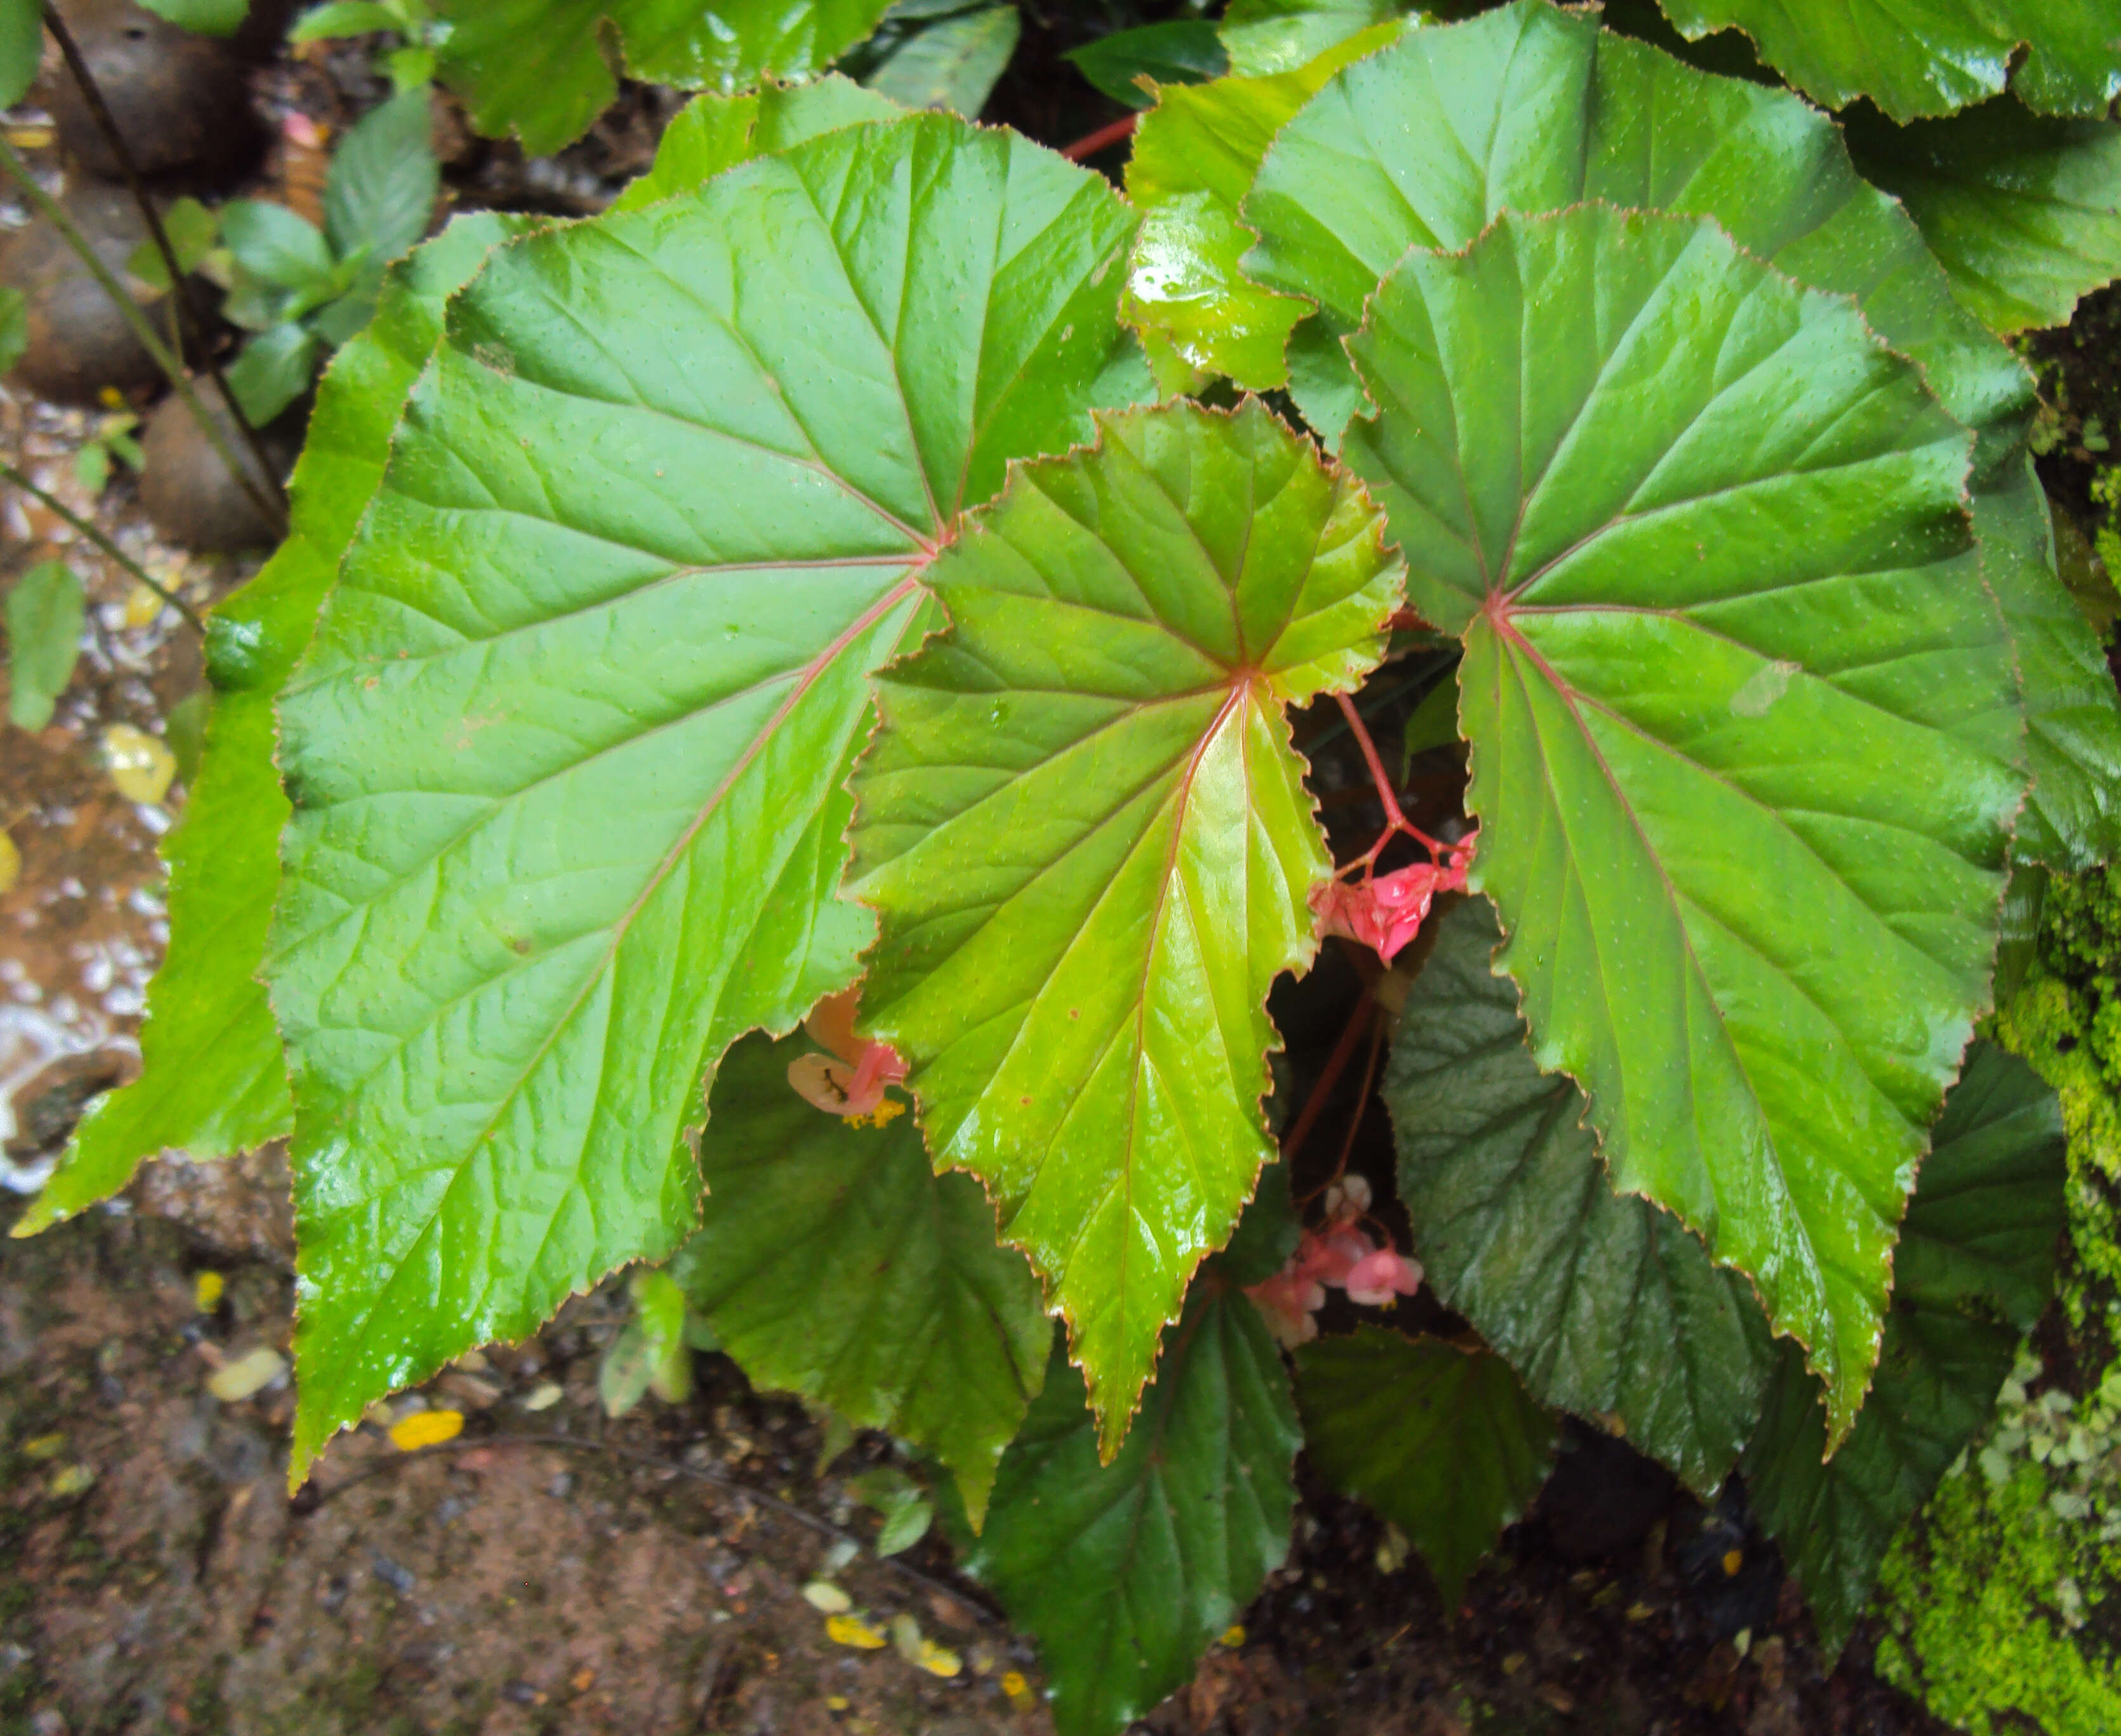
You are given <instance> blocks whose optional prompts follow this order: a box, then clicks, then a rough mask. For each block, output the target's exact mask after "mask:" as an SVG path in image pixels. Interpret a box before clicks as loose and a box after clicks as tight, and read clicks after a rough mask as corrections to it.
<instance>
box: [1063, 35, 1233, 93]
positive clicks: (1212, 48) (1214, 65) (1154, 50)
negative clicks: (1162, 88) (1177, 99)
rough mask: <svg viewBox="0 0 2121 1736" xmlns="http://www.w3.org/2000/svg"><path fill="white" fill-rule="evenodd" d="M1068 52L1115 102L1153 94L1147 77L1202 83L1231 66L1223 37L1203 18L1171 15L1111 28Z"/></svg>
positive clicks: (1156, 82) (1170, 82) (1078, 67)
mask: <svg viewBox="0 0 2121 1736" xmlns="http://www.w3.org/2000/svg"><path fill="white" fill-rule="evenodd" d="M1065 58H1067V59H1068V60H1070V61H1071V62H1073V63H1074V67H1075V70H1076V71H1077V72H1080V73H1081V74H1082V75H1083V76H1084V77H1085V78H1087V79H1088V80H1089V81H1090V82H1091V83H1092V84H1093V85H1095V86H1097V87H1098V90H1100V91H1102V92H1103V93H1104V94H1105V95H1107V96H1109V97H1111V98H1112V100H1113V101H1114V102H1123V103H1126V104H1129V105H1131V106H1133V107H1135V108H1137V109H1145V108H1147V107H1148V106H1149V104H1150V103H1151V102H1152V101H1153V100H1154V98H1153V96H1152V95H1150V94H1149V91H1147V90H1145V89H1144V87H1143V86H1142V84H1141V81H1142V80H1144V79H1147V80H1149V82H1150V83H1151V84H1152V85H1191V84H1200V83H1201V82H1203V81H1205V80H1207V79H1210V78H1219V77H1222V75H1223V74H1224V73H1225V72H1228V71H1229V69H1230V58H1229V56H1228V54H1224V52H1223V44H1222V40H1221V38H1219V36H1218V35H1216V34H1215V26H1214V25H1213V24H1212V23H1210V21H1208V20H1207V19H1205V18H1172V19H1168V20H1166V21H1164V22H1163V23H1161V24H1144V25H1142V26H1139V27H1138V28H1136V29H1134V30H1113V31H1112V32H1111V33H1110V34H1109V35H1103V36H1099V37H1098V38H1096V39H1095V40H1093V41H1090V42H1086V43H1084V44H1083V46H1082V47H1080V48H1079V49H1070V50H1069V52H1068V54H1067V55H1066V57H1065Z"/></svg>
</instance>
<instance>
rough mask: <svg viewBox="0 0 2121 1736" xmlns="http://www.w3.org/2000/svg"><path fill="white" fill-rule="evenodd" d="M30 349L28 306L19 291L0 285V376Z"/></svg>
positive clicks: (27, 301) (24, 297) (26, 300)
mask: <svg viewBox="0 0 2121 1736" xmlns="http://www.w3.org/2000/svg"><path fill="white" fill-rule="evenodd" d="M29 347H30V304H29V300H28V298H27V297H26V296H24V295H23V294H22V292H21V291H20V290H18V289H16V288H14V287H13V286H10V285H0V374H5V373H6V372H7V370H9V369H10V368H12V367H13V366H14V365H15V364H16V362H18V361H21V359H22V355H23V352H24V351H26V350H27V349H28V348H29Z"/></svg>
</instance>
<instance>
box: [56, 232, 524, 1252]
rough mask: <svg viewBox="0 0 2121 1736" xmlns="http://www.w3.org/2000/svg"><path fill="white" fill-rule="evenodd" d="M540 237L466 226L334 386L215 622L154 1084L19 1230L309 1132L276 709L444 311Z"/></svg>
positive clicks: (141, 1084)
mask: <svg viewBox="0 0 2121 1736" xmlns="http://www.w3.org/2000/svg"><path fill="white" fill-rule="evenodd" d="M525 227H527V223H526V221H525V220H524V219H521V218H511V217H505V216H499V215H497V214H481V215H478V216H466V217H459V218H458V219H457V220H456V221H454V223H452V224H450V226H449V227H448V229H446V230H444V231H443V232H442V233H441V235H438V236H436V238H435V239H434V240H432V241H430V242H429V243H428V244H427V245H426V246H424V247H422V248H421V249H419V250H418V251H417V253H415V254H413V257H412V258H410V259H409V260H408V261H407V262H406V263H404V264H403V266H401V267H399V268H397V269H396V270H395V271H394V272H392V273H391V275H390V277H389V279H388V280H387V282H386V286H385V290H384V293H383V300H382V302H381V304H380V306H379V307H378V309H377V310H376V315H375V319H374V320H373V321H372V322H371V323H370V325H369V326H368V328H366V330H365V331H364V332H362V333H361V336H360V337H357V338H356V339H355V340H354V341H353V342H352V343H350V344H348V345H347V347H345V348H344V349H343V350H341V351H339V352H338V356H336V357H335V358H334V359H333V362H332V365H331V369H330V371H329V372H328V373H327V374H326V375H324V382H323V384H321V385H319V387H318V389H317V404H316V409H315V412H313V413H312V414H311V416H310V432H309V440H308V444H306V445H305V448H304V449H303V453H302V460H301V463H300V464H299V465H297V466H296V470H295V476H294V481H293V482H292V483H291V485H290V493H291V496H292V500H293V507H292V511H291V514H290V522H289V528H288V533H287V541H286V542H283V543H282V545H281V546H280V548H279V551H278V552H277V553H276V554H275V555H274V556H273V558H272V560H271V561H268V562H267V563H266V565H265V567H264V570H263V571H261V572H260V573H259V575H258V576H257V577H256V578H255V579H252V580H251V581H250V582H249V584H246V585H245V586H244V587H243V588H242V589H240V590H239V591H237V592H235V593H234V594H233V595H231V596H230V597H229V598H226V599H225V600H224V601H223V602H221V603H220V604H219V605H218V606H217V607H216V608H215V609H214V611H213V613H212V617H210V619H209V621H208V622H207V673H208V674H209V676H210V677H212V682H213V685H214V689H215V691H214V696H213V700H212V711H211V714H210V715H209V716H208V719H207V729H206V751H205V753H204V755H203V758H202V760H201V761H200V766H199V772H198V777H197V778H196V779H194V780H191V789H190V794H189V796H188V797H187V798H186V800H185V803H184V812H183V813H182V815H180V816H179V818H178V821H177V823H176V826H175V827H174V828H173V829H172V830H171V831H170V835H169V836H168V837H167V838H166V839H165V840H164V842H163V845H162V855H163V859H164V860H165V861H166V862H167V863H169V868H170V887H169V910H170V947H169V952H168V954H167V955H166V956H165V958H164V959H163V961H162V967H161V970H159V971H158V972H157V973H156V976H155V979H154V980H153V981H152V982H151V984H149V985H148V989H147V1023H146V1024H145V1025H144V1026H142V1028H141V1032H140V1057H141V1061H142V1072H141V1074H140V1077H138V1078H137V1079H135V1080H133V1082H132V1083H130V1084H129V1085H127V1086H125V1087H123V1088H122V1089H120V1090H119V1091H114V1092H113V1093H112V1094H111V1095H110V1096H106V1097H104V1098H101V1099H100V1100H99V1101H97V1102H96V1104H95V1105H93V1106H92V1107H91V1109H90V1110H89V1112H88V1114H87V1115H86V1117H84V1118H83V1119H82V1124H81V1127H80V1129H79V1130H78V1132H77V1133H76V1134H75V1136H74V1140H73V1143H72V1146H71V1147H69V1148H68V1152H67V1155H66V1160H65V1161H64V1163H63V1165H62V1166H60V1168H59V1170H58V1173H57V1174H56V1175H54V1176H53V1177H52V1179H51V1181H50V1182H49V1184H47V1185H46V1187H45V1189H44V1192H43V1193H42V1194H39V1195H38V1196H37V1198H35V1200H33V1201H32V1202H31V1203H30V1208H29V1209H28V1210H27V1211H26V1212H24V1214H23V1215H22V1217H21V1219H20V1220H18V1222H17V1223H16V1228H15V1234H16V1235H18V1236H29V1235H34V1234H35V1232H36V1231H39V1230H41V1229H43V1228H44V1227H45V1226H47V1225H49V1224H52V1223H56V1222H58V1221H60V1220H61V1219H63V1218H67V1217H72V1216H73V1215H74V1213H76V1212H79V1211H81V1210H82V1209H83V1208H86V1207H87V1206H91V1205H93V1204H94V1203H96V1201H97V1200H99V1199H104V1198H108V1197H109V1196H110V1195H111V1194H114V1193H116V1192H117V1191H118V1190H119V1189H121V1188H123V1187H124V1185H125V1184H127V1183H128V1181H130V1180H132V1179H133V1172H134V1171H136V1170H138V1168H139V1166H140V1164H141V1161H142V1160H143V1159H145V1158H147V1157H153V1156H155V1155H156V1153H157V1152H161V1151H164V1150H165V1149H175V1150H180V1151H183V1152H186V1153H188V1154H189V1156H191V1157H193V1158H197V1159H205V1158H211V1157H229V1156H232V1155H233V1154H235V1153H236V1152H243V1151H248V1150H249V1149H250V1148H252V1147H255V1146H259V1145H263V1144H264V1143H265V1142H266V1141H268V1140H269V1139H277V1138H280V1137H282V1135H283V1134H286V1133H289V1132H290V1131H291V1130H292V1128H293V1124H294V1122H293V1110H292V1108H291V1105H290V1104H289V1101H288V1097H287V1067H286V1065H285V1063H283V1062H282V1059H281V1054H280V1037H279V1033H278V1031H277V1030H276V1029H275V1028H274V1026H273V1014H272V1011H271V1009H270V1008H268V1006H267V1004H266V1000H265V991H264V989H263V988H262V987H261V986H260V985H259V981H258V978H257V971H258V968H259V961H260V959H261V958H262V957H263V953H264V950H265V931H266V927H267V924H268V920H269V919H270V917H271V915H272V908H273V895H274V892H275V891H276V889H277V887H278V885H279V882H280V862H279V856H278V840H279V836H280V828H281V826H282V825H283V824H285V823H286V821H287V812H288V810H287V798H286V797H284V796H283V795H282V794H281V793H280V779H279V775H278V773H277V771H276V770H274V767H273V749H274V744H275V733H274V729H273V694H274V692H275V691H277V688H278V687H279V686H280V683H281V682H282V681H284V680H285V679H286V678H287V673H288V671H290V670H291V669H292V668H294V666H295V659H296V658H297V657H298V656H300V655H301V649H302V647H303V645H305V644H306V643H307V642H308V640H309V636H310V627H311V626H312V625H313V624H314V622H315V620H316V614H317V607H318V605H319V603H321V602H322V601H323V600H324V591H325V589H327V588H328V587H329V584H331V581H332V575H333V572H334V571H335V570H337V568H338V559H339V556H340V555H341V554H342V553H343V552H344V551H345V548H346V545H347V542H348V540H349V539H350V538H352V535H353V528H354V525H355V524H356V522H357V520H358V519H360V516H361V510H362V508H364V507H365V506H366V505H367V504H368V500H369V496H371V495H372V494H374V493H375V485H376V484H377V482H379V481H380V480H381V478H382V475H383V463H384V459H385V456H386V455H387V454H388V453H389V444H390V430H391V427H392V425H393V424H394V422H395V421H396V420H397V417H398V410H399V406H400V405H401V404H402V403H403V402H404V398H405V394H406V393H407V392H408V391H409V390H410V389H411V388H412V384H413V378H414V376H415V375H417V374H418V372H419V370H420V366H421V364H422V363H423V362H424V361H426V360H427V354H428V352H429V351H431V349H433V347H434V346H435V342H436V339H437V338H438V337H441V329H442V304H443V301H444V300H445V298H446V297H447V296H449V294H450V291H453V290H454V289H456V288H458V287H459V286H460V285H462V284H463V283H464V282H465V281H466V280H468V278H469V277H471V275H472V273H473V272H475V271H477V270H478V268H479V265H480V264H481V263H482V261H483V260H484V259H485V258H486V254H487V249H489V248H491V247H492V246H494V245H495V244H496V243H498V242H501V241H502V240H506V238H507V237H508V236H510V235H515V234H518V233H520V231H521V230H523V229H524V228H525Z"/></svg>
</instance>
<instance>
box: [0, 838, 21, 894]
mask: <svg viewBox="0 0 2121 1736" xmlns="http://www.w3.org/2000/svg"><path fill="white" fill-rule="evenodd" d="M21 877H22V853H21V851H20V850H19V849H16V848H15V840H13V839H12V838H11V837H9V836H8V835H7V833H5V832H0V892H12V891H14V889H15V882H16V881H17V880H20V879H21Z"/></svg>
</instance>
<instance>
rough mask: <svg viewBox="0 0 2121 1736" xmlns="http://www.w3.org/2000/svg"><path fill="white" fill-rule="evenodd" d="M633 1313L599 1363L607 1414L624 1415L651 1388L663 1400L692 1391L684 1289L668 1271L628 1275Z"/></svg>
mask: <svg viewBox="0 0 2121 1736" xmlns="http://www.w3.org/2000/svg"><path fill="white" fill-rule="evenodd" d="M627 1289H628V1292H629V1293H630V1294H631V1295H632V1299H633V1318H632V1319H631V1320H629V1321H627V1324H626V1328H625V1330H624V1331H622V1333H620V1334H619V1335H618V1338H617V1339H615V1340H614V1341H613V1343H612V1346H611V1347H610V1348H609V1349H608V1350H607V1351H606V1352H604V1361H603V1362H602V1363H601V1364H600V1365H599V1367H598V1369H597V1397H598V1399H599V1401H600V1402H601V1403H603V1405H604V1414H605V1415H606V1416H607V1417H623V1416H624V1415H625V1414H626V1413H627V1412H628V1411H630V1410H632V1408H634V1407H635V1406H636V1404H638V1403H641V1400H642V1399H645V1398H646V1397H647V1395H648V1394H650V1392H653V1393H654V1394H655V1396H656V1397H657V1398H659V1399H661V1400H662V1401H663V1402H664V1403H665V1404H683V1403H684V1402H685V1400H686V1399H688V1398H690V1397H691V1396H692V1347H691V1345H690V1343H688V1340H687V1338H686V1334H685V1293H684V1292H683V1291H682V1290H680V1289H679V1288H678V1286H677V1283H676V1282H675V1281H674V1280H673V1279H672V1278H671V1277H670V1275H669V1273H665V1272H658V1271H650V1270H641V1271H637V1272H636V1273H634V1274H633V1276H632V1278H631V1279H630V1280H629V1281H628V1283H627Z"/></svg>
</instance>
